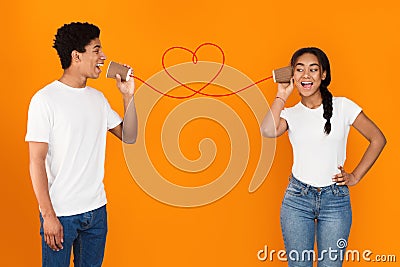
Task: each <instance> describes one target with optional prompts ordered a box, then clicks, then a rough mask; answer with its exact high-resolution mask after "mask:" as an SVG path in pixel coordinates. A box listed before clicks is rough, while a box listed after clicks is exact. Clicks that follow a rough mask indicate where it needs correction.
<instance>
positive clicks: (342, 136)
mask: <svg viewBox="0 0 400 267" xmlns="http://www.w3.org/2000/svg"><path fill="white" fill-rule="evenodd" d="M332 101H333V111H332V118H331V126H332V127H331V132H330V134H329V135H326V134H325V133H324V126H325V123H326V120H325V119H324V118H323V113H324V110H323V105H320V106H319V107H318V108H315V109H310V108H308V107H306V106H304V105H303V104H302V103H301V102H299V103H298V104H296V105H295V106H293V107H290V108H285V109H284V110H282V112H281V115H280V116H281V118H283V119H285V120H286V122H287V124H288V127H289V128H288V134H289V140H290V143H291V144H292V149H293V166H292V173H293V176H294V177H296V178H297V179H299V180H300V181H302V182H304V183H306V184H310V185H312V186H316V187H323V186H328V185H331V184H333V182H332V178H333V176H334V175H335V174H337V173H339V172H340V171H339V169H338V168H337V167H338V166H343V164H344V162H345V160H346V144H347V137H348V134H349V130H350V126H351V125H352V124H353V122H354V120H355V119H356V118H357V116H358V115H359V114H360V112H361V110H362V109H361V108H360V107H359V106H358V105H357V104H355V103H354V102H353V101H351V100H349V99H347V98H345V97H333V99H332Z"/></svg>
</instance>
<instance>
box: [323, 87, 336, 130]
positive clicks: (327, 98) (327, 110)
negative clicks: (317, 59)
mask: <svg viewBox="0 0 400 267" xmlns="http://www.w3.org/2000/svg"><path fill="white" fill-rule="evenodd" d="M320 91H321V96H322V106H323V108H324V115H323V117H324V119H326V123H325V126H324V133H325V134H329V133H330V132H331V118H332V111H333V105H332V93H331V92H329V90H328V87H326V86H323V85H322V84H321V86H320Z"/></svg>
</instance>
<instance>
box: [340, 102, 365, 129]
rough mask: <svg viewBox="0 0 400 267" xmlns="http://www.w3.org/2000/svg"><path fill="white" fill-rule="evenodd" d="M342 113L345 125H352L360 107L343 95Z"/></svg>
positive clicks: (359, 111) (360, 109)
mask: <svg viewBox="0 0 400 267" xmlns="http://www.w3.org/2000/svg"><path fill="white" fill-rule="evenodd" d="M342 108H343V113H344V117H345V122H346V124H347V125H352V124H353V122H354V121H355V120H356V118H357V116H358V114H360V113H361V111H362V108H361V107H360V106H359V105H357V104H356V103H354V102H353V101H351V100H350V99H348V98H345V97H343V105H342Z"/></svg>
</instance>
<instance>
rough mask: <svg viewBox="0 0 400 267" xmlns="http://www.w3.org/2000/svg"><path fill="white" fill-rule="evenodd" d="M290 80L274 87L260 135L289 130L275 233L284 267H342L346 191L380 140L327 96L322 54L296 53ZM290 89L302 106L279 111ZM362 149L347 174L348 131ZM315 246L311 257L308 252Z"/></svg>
mask: <svg viewBox="0 0 400 267" xmlns="http://www.w3.org/2000/svg"><path fill="white" fill-rule="evenodd" d="M291 66H292V68H293V78H292V80H291V81H290V83H288V84H279V85H278V92H277V95H276V98H275V100H274V102H273V103H272V105H271V109H270V111H269V112H268V114H267V115H266V117H265V118H264V121H263V123H262V126H261V132H262V135H263V136H264V137H269V138H274V137H278V136H281V135H282V134H283V133H284V132H285V131H288V134H289V139H290V142H291V144H292V147H293V158H294V162H293V167H292V175H291V179H290V182H289V185H288V187H287V189H286V193H285V196H284V199H283V202H282V207H281V227H282V234H283V238H284V242H285V247H286V252H287V259H288V263H289V267H293V266H296V267H297V266H312V264H313V260H317V259H318V266H319V267H322V266H329V267H336V266H342V262H343V258H344V256H345V253H344V250H345V247H346V244H347V239H348V236H349V232H350V226H351V220H352V213H351V206H350V197H349V189H348V187H347V186H353V185H356V184H357V183H358V182H360V180H361V179H362V178H363V176H364V175H365V174H366V173H367V171H368V170H369V169H370V168H371V167H372V165H373V164H374V162H375V160H376V159H377V158H378V156H379V154H380V153H381V151H382V149H383V147H384V146H385V144H386V139H385V137H384V135H383V134H382V132H381V131H380V130H379V128H378V127H377V126H376V125H375V124H374V123H373V122H372V121H371V120H370V119H369V118H368V117H367V116H366V115H365V114H364V112H363V111H362V109H361V108H360V107H359V106H358V105H357V104H355V103H354V102H352V101H351V100H349V99H347V98H345V97H332V94H331V93H330V92H329V90H328V86H329V84H330V82H331V72H330V64H329V60H328V58H327V56H326V55H325V53H324V52H323V51H321V50H320V49H318V48H315V47H310V48H302V49H300V50H298V51H296V52H295V53H294V55H293V56H292V59H291ZM294 85H296V87H297V89H298V92H299V94H300V96H301V101H300V102H299V103H298V104H296V105H295V106H293V107H290V108H284V106H285V102H286V100H287V99H288V97H289V96H290V94H291V93H292V91H293V88H294ZM351 125H352V126H353V127H354V128H355V129H357V130H358V131H359V132H360V133H361V134H362V135H363V136H364V137H365V138H366V139H367V140H368V141H369V143H370V144H369V146H368V148H367V150H366V151H365V153H364V156H363V157H362V159H361V161H360V162H359V164H358V165H357V167H356V168H355V169H354V170H353V171H352V172H347V171H346V170H345V169H344V168H343V165H344V162H345V158H346V142H347V136H348V133H349V129H350V126H351ZM314 240H316V242H317V247H318V254H317V255H316V254H315V252H314Z"/></svg>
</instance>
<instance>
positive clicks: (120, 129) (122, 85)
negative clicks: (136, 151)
mask: <svg viewBox="0 0 400 267" xmlns="http://www.w3.org/2000/svg"><path fill="white" fill-rule="evenodd" d="M116 76H117V77H116V80H117V87H118V89H119V90H120V92H121V94H122V98H123V102H124V111H125V115H124V120H123V122H122V123H121V124H120V125H118V126H117V127H115V128H113V129H110V132H111V133H112V134H114V135H115V136H116V137H118V138H119V139H120V140H122V141H123V142H124V143H127V144H134V143H135V142H136V138H137V132H138V122H137V114H136V107H135V99H134V97H133V94H134V91H135V83H134V80H133V79H130V80H129V81H121V76H119V75H118V74H117V75H116Z"/></svg>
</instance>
